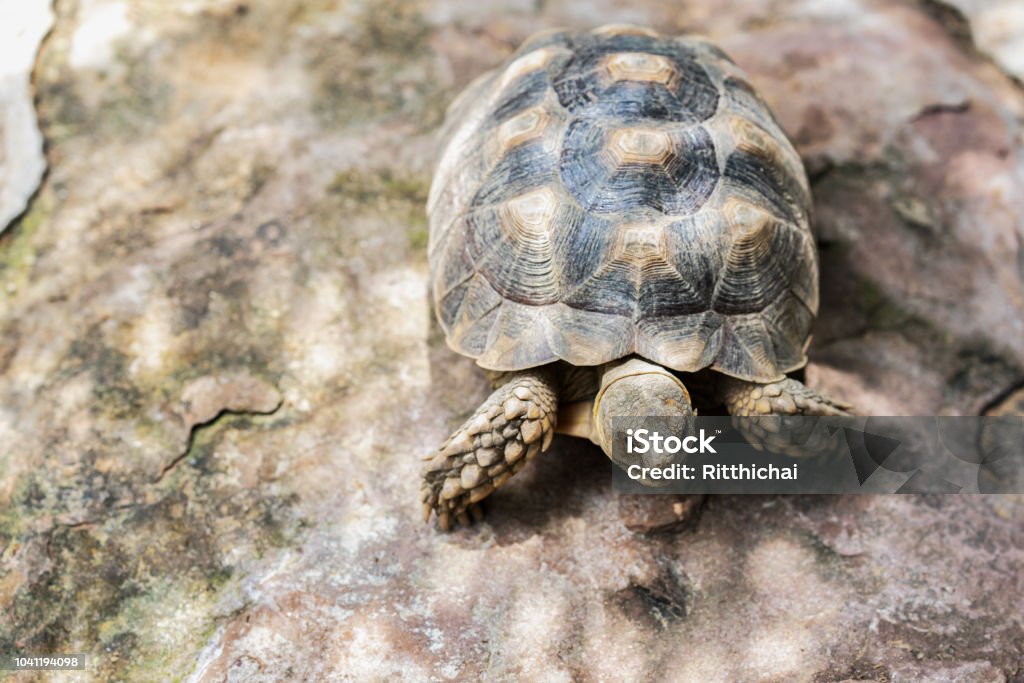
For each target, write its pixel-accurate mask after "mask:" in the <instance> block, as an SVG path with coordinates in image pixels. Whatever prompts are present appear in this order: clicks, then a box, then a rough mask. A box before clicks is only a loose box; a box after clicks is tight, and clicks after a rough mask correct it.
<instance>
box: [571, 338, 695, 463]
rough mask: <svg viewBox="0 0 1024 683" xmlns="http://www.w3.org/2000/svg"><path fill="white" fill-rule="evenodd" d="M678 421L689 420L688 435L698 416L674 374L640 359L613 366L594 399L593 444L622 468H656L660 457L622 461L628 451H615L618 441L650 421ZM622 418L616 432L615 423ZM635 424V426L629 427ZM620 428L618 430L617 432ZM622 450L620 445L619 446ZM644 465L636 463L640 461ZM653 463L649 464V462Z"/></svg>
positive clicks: (644, 457) (617, 424) (634, 458)
mask: <svg viewBox="0 0 1024 683" xmlns="http://www.w3.org/2000/svg"><path fill="white" fill-rule="evenodd" d="M654 416H658V417H677V418H685V419H686V420H687V422H688V423H689V424H688V429H687V430H686V431H687V432H691V431H693V425H692V419H693V418H694V417H695V416H696V412H695V411H694V409H693V406H692V404H691V403H690V394H689V392H688V391H687V390H686V387H685V386H683V383H682V381H680V379H679V378H678V377H676V376H675V375H673V374H672V373H671V372H669V371H668V370H666V369H665V368H663V367H661V366H660V365H655V364H653V363H649V362H647V361H645V360H642V359H640V358H630V359H628V360H626V361H625V362H619V363H613V364H610V365H609V366H608V367H607V368H606V369H605V371H604V374H603V376H602V377H601V386H600V388H599V389H598V392H597V396H596V397H595V399H594V421H593V434H592V436H591V440H593V441H594V442H595V443H597V444H598V445H600V446H601V448H602V449H603V450H604V452H605V453H606V454H607V455H608V457H609V458H611V459H612V460H613V461H615V462H616V464H618V465H619V466H620V467H623V468H625V467H628V466H629V465H633V464H641V465H644V466H657V465H660V464H663V463H661V462H657V461H656V459H657V458H658V456H657V455H655V454H651V455H650V456H646V455H645V456H637V455H632V456H630V457H631V458H632V459H631V460H630V461H628V462H626V461H621V457H622V456H624V454H625V453H626V450H625V448H621V447H620V448H618V449H616V448H615V439H624V438H625V434H626V429H628V428H629V427H630V426H640V425H641V424H643V422H644V420H645V419H646V418H650V417H654ZM616 418H619V419H618V420H617V421H616V422H615V424H614V428H613V423H612V420H613V419H616ZM633 422H635V423H636V424H635V425H631V424H630V423H633ZM616 428H617V429H616ZM620 446H621V444H620ZM638 459H639V460H643V462H637V460H638ZM648 459H650V460H651V461H650V462H647V460H648Z"/></svg>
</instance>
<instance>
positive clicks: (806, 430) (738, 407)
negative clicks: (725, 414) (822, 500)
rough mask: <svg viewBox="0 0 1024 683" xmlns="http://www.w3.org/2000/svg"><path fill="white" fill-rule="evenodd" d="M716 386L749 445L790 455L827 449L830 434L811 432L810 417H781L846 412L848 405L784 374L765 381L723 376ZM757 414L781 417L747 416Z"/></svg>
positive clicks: (802, 454)
mask: <svg viewBox="0 0 1024 683" xmlns="http://www.w3.org/2000/svg"><path fill="white" fill-rule="evenodd" d="M719 388H720V391H721V396H722V399H723V402H724V403H725V405H726V407H727V408H728V410H729V414H730V415H732V416H733V418H734V419H733V424H734V425H735V426H736V428H737V429H739V431H740V432H741V433H742V434H743V436H744V438H746V439H747V441H748V442H749V443H750V444H751V445H752V446H754V447H755V448H757V449H762V448H768V449H769V450H771V451H774V452H776V453H785V454H786V455H791V456H794V457H801V456H807V455H813V454H817V453H822V452H823V451H824V450H829V449H830V448H831V446H832V443H831V441H832V437H831V436H830V435H829V434H828V433H827V431H825V430H817V431H815V430H814V427H815V424H814V422H813V421H811V420H786V419H785V417H788V416H810V415H820V416H828V415H832V416H841V415H849V414H850V413H849V412H848V410H849V409H850V408H851V406H849V405H847V404H846V403H843V402H841V401H834V400H832V399H830V398H827V397H825V396H822V395H821V394H819V393H818V392H816V391H814V390H813V389H811V388H809V387H807V386H805V385H804V384H802V383H800V382H798V381H796V380H795V379H790V378H788V377H787V378H785V379H782V380H779V381H778V382H771V383H769V384H758V383H756V382H746V381H743V380H740V379H735V378H732V377H726V378H723V379H722V380H721V384H720V385H719ZM761 416H780V417H781V419H777V420H757V419H749V418H756V417H761ZM736 418H739V419H736Z"/></svg>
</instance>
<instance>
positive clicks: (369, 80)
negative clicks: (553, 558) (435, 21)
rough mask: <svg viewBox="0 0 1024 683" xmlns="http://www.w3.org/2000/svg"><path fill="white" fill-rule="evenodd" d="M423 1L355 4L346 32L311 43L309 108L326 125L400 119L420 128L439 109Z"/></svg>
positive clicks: (440, 102) (436, 118)
mask: <svg viewBox="0 0 1024 683" xmlns="http://www.w3.org/2000/svg"><path fill="white" fill-rule="evenodd" d="M425 4H426V3H423V2H419V1H413V2H405V1H402V0H384V1H382V2H354V3H351V4H349V5H347V6H346V8H345V11H346V14H348V15H349V16H350V17H351V23H350V24H349V26H348V27H347V30H346V31H345V32H344V33H343V34H342V35H340V36H338V38H337V39H336V40H335V41H329V42H325V43H322V44H320V45H316V46H311V48H310V57H309V68H310V71H311V72H312V73H313V74H314V75H315V78H316V79H317V86H316V99H315V103H314V107H313V111H314V112H315V113H316V114H317V116H318V117H319V118H320V120H321V121H323V122H324V123H325V124H326V125H328V126H331V127H339V126H347V125H353V124H362V123H366V122H369V121H371V120H373V121H380V120H382V119H399V120H402V121H406V122H410V123H412V124H413V125H415V126H417V127H418V128H421V129H428V128H430V127H432V126H433V125H435V124H436V123H437V122H438V121H439V119H440V116H441V113H442V112H443V106H444V105H443V98H442V97H441V93H440V90H439V88H438V85H437V84H438V81H439V79H438V72H437V69H436V64H435V63H434V62H433V61H432V60H431V58H430V55H429V53H428V45H427V40H428V38H429V36H430V27H429V26H428V25H427V23H426V21H425V20H424V18H423V15H422V9H423V7H424V6H425Z"/></svg>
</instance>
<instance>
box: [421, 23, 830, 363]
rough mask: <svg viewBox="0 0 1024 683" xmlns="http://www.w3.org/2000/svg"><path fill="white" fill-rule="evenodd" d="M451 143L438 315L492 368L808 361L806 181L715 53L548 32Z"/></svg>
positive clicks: (479, 99)
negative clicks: (635, 356) (638, 359)
mask: <svg viewBox="0 0 1024 683" xmlns="http://www.w3.org/2000/svg"><path fill="white" fill-rule="evenodd" d="M442 135H443V137H444V141H445V152H444V154H443V156H442V159H441V161H440V163H439V166H438V170H437V174H436V176H435V180H434V185H433V187H432V188H431V194H430V202H429V211H430V221H431V236H430V263H431V268H432V274H433V283H432V284H433V295H434V302H435V307H436V310H437V313H438V317H439V319H440V321H441V325H442V327H443V328H444V330H445V332H446V334H447V335H448V337H449V341H450V342H451V344H452V346H453V347H454V348H456V349H457V350H459V351H461V352H463V353H465V354H466V355H469V356H472V357H474V358H477V359H478V361H479V363H480V364H481V365H483V366H484V367H488V368H492V369H496V370H515V369H521V368H526V367H532V366H537V365H542V364H544V363H548V362H552V361H555V360H558V359H562V360H566V361H569V362H571V363H575V364H580V365H590V364H596V363H603V362H607V361H610V360H614V359H615V358H618V357H621V356H623V355H626V354H629V353H639V354H641V355H643V356H645V357H647V358H649V359H651V360H654V361H656V362H659V363H662V364H663V365H666V366H668V367H672V368H674V369H677V370H681V371H696V370H699V369H701V368H705V367H713V368H715V369H718V370H721V371H723V372H726V373H727V374H731V375H734V376H737V377H742V378H744V379H754V380H759V381H769V380H774V379H777V378H778V377H780V376H781V375H782V374H783V373H785V372H788V371H790V370H793V369H795V368H797V367H800V366H801V365H803V363H805V362H806V357H805V355H804V348H805V347H806V343H807V340H808V338H809V333H810V325H811V323H812V322H813V319H814V316H815V314H816V312H817V255H816V252H815V249H814V242H813V239H812V237H811V233H810V228H809V224H808V206H809V202H810V195H809V191H808V187H807V180H806V177H805V174H804V170H803V166H802V164H801V162H800V159H799V157H798V156H797V154H796V152H795V151H794V150H793V147H792V145H791V144H790V143H789V141H788V140H787V139H786V137H785V135H784V134H783V132H782V131H781V130H780V129H779V127H778V124H777V123H776V122H775V119H774V117H773V116H772V114H771V112H770V111H769V110H768V109H767V106H766V105H765V104H764V102H763V101H762V100H761V99H760V97H759V96H758V95H757V93H756V92H755V91H754V90H753V88H752V87H751V86H750V84H749V83H748V82H747V80H746V77H745V76H744V75H743V73H742V72H741V71H740V70H739V69H738V68H737V67H736V66H735V65H734V64H733V63H732V62H731V61H730V60H729V59H728V57H726V56H725V55H724V54H723V53H722V52H721V51H720V50H718V48H716V47H714V46H713V45H710V44H708V43H705V42H702V41H701V40H698V39H692V38H667V37H662V36H659V35H658V34H657V33H655V32H653V31H651V30H650V29H646V28H642V27H635V26H605V27H601V28H599V29H595V30H594V31H591V32H564V31H562V32H559V31H554V32H547V33H543V34H539V35H537V36H535V37H534V38H532V39H530V40H529V41H527V42H526V43H525V44H524V45H523V46H522V47H521V48H520V49H519V50H518V51H517V52H516V53H515V54H514V55H513V56H512V57H511V58H510V60H509V61H508V63H507V64H506V65H505V66H504V67H503V68H499V69H498V70H496V71H495V72H493V73H491V74H489V75H486V76H484V77H482V78H481V79H479V80H478V81H477V82H476V83H475V84H474V85H473V86H471V88H470V89H469V90H468V91H467V92H466V93H465V94H463V95H462V96H460V98H459V99H458V100H457V101H456V102H455V103H454V104H453V106H452V108H451V109H450V111H449V115H448V119H447V121H446V125H445V129H444V131H443V133H442Z"/></svg>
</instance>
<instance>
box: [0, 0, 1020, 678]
mask: <svg viewBox="0 0 1024 683" xmlns="http://www.w3.org/2000/svg"><path fill="white" fill-rule="evenodd" d="M961 5H962V8H961V10H960V11H958V10H954V9H950V8H949V7H948V6H946V5H941V4H939V3H937V2H934V1H928V2H920V3H908V2H898V1H896V0H892V1H882V0H848V1H846V2H842V3H817V2H808V1H806V0H803V1H798V0H755V1H753V2H751V1H747V0H744V2H739V0H727V1H726V2H722V3H664V2H657V1H655V0H634V1H633V2H629V3H625V2H616V1H613V0H599V1H597V2H582V1H581V2H565V3H534V2H527V1H521V0H497V1H494V2H481V1H479V0H477V1H475V2H468V1H461V0H435V1H433V2H398V1H396V0H380V1H374V2H370V1H369V0H363V1H356V0H352V1H349V2H339V3H334V2H330V1H324V2H320V1H318V2H312V1H306V2H302V1H299V0H285V1H274V2H271V1H270V0H260V1H256V0H253V1H244V0H243V1H238V0H233V1H231V2H226V1H224V0H192V1H190V2H187V3H153V2H142V1H139V2H132V3H128V2H121V1H118V0H77V1H76V0H60V1H59V2H57V3H56V7H55V9H56V15H57V16H56V22H55V26H54V29H53V31H52V33H51V35H50V36H49V38H48V39H47V40H46V41H45V43H44V46H43V49H42V50H41V52H40V54H39V56H38V61H37V63H36V65H35V67H34V68H35V72H34V73H35V76H34V83H35V89H36V93H35V97H36V109H37V113H38V116H39V120H40V123H41V128H42V131H43V134H44V135H45V138H46V140H47V157H48V162H49V165H50V173H49V175H48V176H47V178H46V180H45V181H44V183H43V185H42V187H41V188H40V190H39V192H38V194H37V195H36V196H35V197H34V199H33V201H32V203H31V205H30V207H29V209H28V211H27V213H25V215H24V216H22V217H21V218H20V219H19V220H18V221H17V222H16V223H15V224H14V225H13V226H12V227H11V228H10V229H9V230H8V232H7V233H6V234H5V235H4V236H3V237H2V238H0V651H7V650H12V649H17V650H20V651H25V652H74V651H80V652H87V653H89V654H90V655H91V657H92V663H91V667H92V671H91V673H90V676H91V677H92V678H94V679H96V680H131V681H166V680H195V681H223V680H231V681H242V680H244V681H280V680H311V681H312V680H367V679H370V680H374V679H384V678H392V677H395V676H398V675H402V676H404V677H405V678H408V679H414V680H428V679H429V680H472V679H476V678H481V677H485V678H487V679H491V680H513V679H526V680H536V679H543V680H571V679H576V678H584V679H594V680H619V679H621V678H622V677H633V678H636V679H639V680H643V679H647V678H650V677H651V675H653V673H654V672H656V671H667V672H669V673H670V675H669V676H668V677H669V678H671V679H675V680H703V681H719V680H721V681H735V680H745V681H814V682H815V683H825V682H829V681H846V680H857V681H867V680H871V681H1020V680H1024V620H1022V616H1021V615H1022V614H1024V572H1022V570H1021V569H1020V568H1021V566H1024V498H1022V497H1020V496H978V497H969V496H961V497H943V496H923V497H918V496H891V497H886V496H878V497H855V496H849V497H845V496H836V497H811V496H803V497H754V496H747V497H740V496H735V497H726V496H721V497H710V498H709V499H708V500H707V501H706V502H705V504H704V506H703V508H702V509H701V511H700V515H699V516H694V517H693V518H692V519H690V520H689V522H688V523H687V524H682V525H681V528H675V529H660V527H661V526H662V525H663V524H665V523H669V522H671V520H670V519H669V516H670V515H668V513H667V512H666V511H665V510H660V509H652V510H650V511H648V512H647V513H644V512H643V510H642V509H641V510H639V511H638V509H637V508H636V507H633V506H629V505H626V504H622V506H621V507H620V503H621V501H619V500H617V498H616V496H615V494H614V493H613V492H612V490H611V480H610V476H609V474H610V471H609V469H608V468H609V464H608V461H607V460H606V459H605V458H604V456H603V455H602V454H601V453H600V451H598V450H597V449H596V448H594V447H593V446H591V445H589V444H585V443H582V442H577V441H573V440H569V439H563V438H559V439H556V442H555V445H554V446H553V448H552V451H551V452H550V453H549V454H548V455H546V456H544V457H542V458H540V459H538V461H537V462H535V463H532V464H531V466H530V467H528V468H527V469H526V470H524V472H523V473H522V474H521V475H519V476H518V478H517V479H518V481H513V482H511V483H510V484H509V485H508V487H507V488H506V489H504V490H503V491H501V492H500V493H499V494H496V495H495V496H494V497H493V498H492V499H491V500H490V504H489V506H488V519H487V520H486V521H485V522H484V523H482V524H480V525H478V526H476V527H474V528H472V529H468V530H460V531H457V532H454V533H451V534H447V535H444V534H439V533H437V532H436V531H435V530H433V529H432V528H428V527H425V526H423V525H422V524H421V523H420V521H419V509H418V505H419V503H418V499H417V494H418V490H419V482H418V472H419V462H420V461H419V456H421V455H422V454H424V453H425V452H427V451H428V450H429V449H430V448H431V447H432V446H433V445H434V444H439V443H441V441H442V440H443V439H444V437H445V436H446V435H447V433H448V430H449V429H450V428H452V427H453V426H455V425H456V423H458V422H459V421H460V420H461V419H462V418H464V417H465V416H467V415H468V414H470V413H471V412H472V410H473V409H474V408H475V407H476V405H477V404H478V403H479V401H480V400H481V399H482V398H483V397H484V395H485V394H486V391H487V389H486V386H485V382H484V381H483V378H482V377H481V376H480V375H479V373H478V372H476V370H475V368H474V366H473V364H472V362H470V361H468V360H466V359H463V358H459V357H456V356H454V355H453V354H452V353H450V352H449V351H448V350H447V349H446V348H445V346H444V342H443V340H442V339H441V338H440V335H439V333H438V331H437V329H436V327H435V326H433V325H432V323H431V317H430V313H429V309H428V305H427V292H426V256H425V242H426V223H425V216H424V210H423V204H424V201H425V195H426V190H427V187H428V184H429V181H430V173H431V167H432V163H433V161H434V159H435V149H434V146H433V137H434V132H435V130H436V128H437V126H438V125H439V123H440V121H441V118H442V116H443V112H444V107H445V105H446V104H447V103H448V102H449V101H450V100H451V99H452V98H453V97H454V95H455V94H456V93H457V92H458V91H459V89H460V88H461V87H463V86H464V85H465V84H466V83H468V82H469V81H470V80H471V79H472V78H473V77H474V76H475V75H477V74H478V73H480V72H481V71H482V70H484V69H486V68H488V67H490V66H493V65H496V64H498V63H499V62H500V61H501V60H502V59H503V58H504V57H505V56H507V55H508V54H509V53H510V51H511V50H513V49H514V47H515V45H516V44H517V43H518V42H519V41H521V40H522V39H523V38H524V37H526V36H527V35H529V34H530V33H532V32H534V31H536V30H538V29H541V28H544V27H548V26H552V25H570V26H580V27H586V26H591V25H593V24H594V23H595V22H600V23H606V22H623V21H629V22H639V23H644V24H650V25H653V26H656V27H659V28H660V29H662V30H664V31H667V32H672V31H679V32H682V31H691V30H692V31H697V32H701V33H704V34H706V35H708V36H710V37H711V38H712V39H714V40H716V41H718V42H719V43H721V44H722V45H723V46H724V47H725V49H726V50H727V51H729V52H730V53H731V54H732V55H733V56H734V58H735V59H736V61H737V62H738V63H739V64H740V65H741V66H742V67H744V68H745V69H747V70H748V71H749V72H750V74H751V77H752V78H753V80H754V81H755V83H756V84H757V85H758V87H759V88H760V89H761V91H762V92H763V93H764V95H765V97H766V99H768V101H769V102H770V104H771V105H772V106H773V107H774V108H775V110H776V112H777V113H778V116H779V118H780V121H781V123H782V124H783V126H784V127H785V129H786V130H787V131H788V132H789V133H790V135H791V136H792V138H793V139H794V141H795V142H796V144H797V146H798V148H799V150H800V152H801V154H802V155H803V157H804V159H805V161H806V163H807V165H808V168H809V170H810V172H811V176H812V181H813V189H814V194H815V206H816V212H817V228H818V231H819V234H820V238H821V244H822V315H821V316H820V319H819V321H818V326H817V329H816V335H815V342H814V344H813V345H812V347H811V356H812V363H811V365H810V366H809V368H808V369H807V371H806V377H807V381H808V382H809V383H810V384H812V385H813V386H816V387H818V388H822V389H823V390H825V391H826V392H827V393H829V394H831V395H835V396H837V397H838V398H841V399H845V400H847V401H850V402H852V403H854V404H855V405H856V406H857V408H858V409H859V410H860V411H861V412H864V413H873V414H980V413H982V412H984V411H986V410H988V409H990V408H992V407H993V406H997V404H998V405H1000V406H1001V405H1002V403H1000V402H1001V401H1003V400H1004V399H1005V397H1007V396H1012V395H1013V394H1012V392H1013V390H1014V389H1015V388H1016V387H1019V386H1021V385H1022V384H1024V344H1021V341H1020V340H1021V339H1022V338H1024V228H1022V224H1021V218H1020V217H1021V216H1024V137H1022V127H1021V121H1022V120H1024V90H1022V89H1021V87H1020V84H1019V82H1018V81H1015V80H1014V79H1013V78H1012V77H1011V76H1012V75H1016V76H1018V77H1019V76H1020V72H1019V70H1017V68H1018V67H1017V66H1015V64H1018V63H1019V61H1015V60H1018V59H1019V54H1020V52H1019V48H1016V47H1014V45H1019V41H1017V42H1013V41H1012V40H1011V41H1009V42H1007V41H1005V40H1002V39H997V38H994V37H993V36H995V35H996V34H997V33H998V32H993V30H991V29H985V30H984V31H982V30H981V29H979V33H977V34H975V33H973V31H974V27H973V25H972V22H974V21H975V18H976V17H983V16H991V15H988V14H986V13H987V12H989V9H988V8H990V7H996V6H997V3H968V2H963V3H961ZM1003 5H1004V7H1006V8H1009V9H1006V10H1005V11H1006V12H1008V13H1010V14H1012V13H1013V11H1014V8H1013V5H1012V3H1003ZM977 21H978V22H981V23H984V20H983V19H980V18H979V19H977ZM1000 25H1001V24H1000ZM1011 29H1014V25H1013V24H1012V23H1011ZM1016 29H1019V25H1017V26H1016ZM1000 35H1002V34H1000ZM1007 35H1009V34H1007ZM1015 35H1019V34H1015ZM21 75H22V77H25V76H26V74H25V73H23V74H21ZM995 409H1000V410H1001V408H995ZM673 510H674V508H673ZM645 515H646V516H647V518H646V519H645V518H644V517H645ZM680 515H685V516H687V518H689V515H688V513H687V511H686V510H682V511H681V513H680ZM671 516H675V512H673V513H672V515H671ZM627 527H633V528H634V529H637V530H638V531H637V532H633V531H630V529H629V528H627ZM652 530H654V531H656V533H644V532H645V531H652ZM54 679H55V680H57V678H56V677H55V678H54ZM61 680H63V679H61ZM67 680H79V679H77V678H73V676H69V677H68V678H67Z"/></svg>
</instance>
